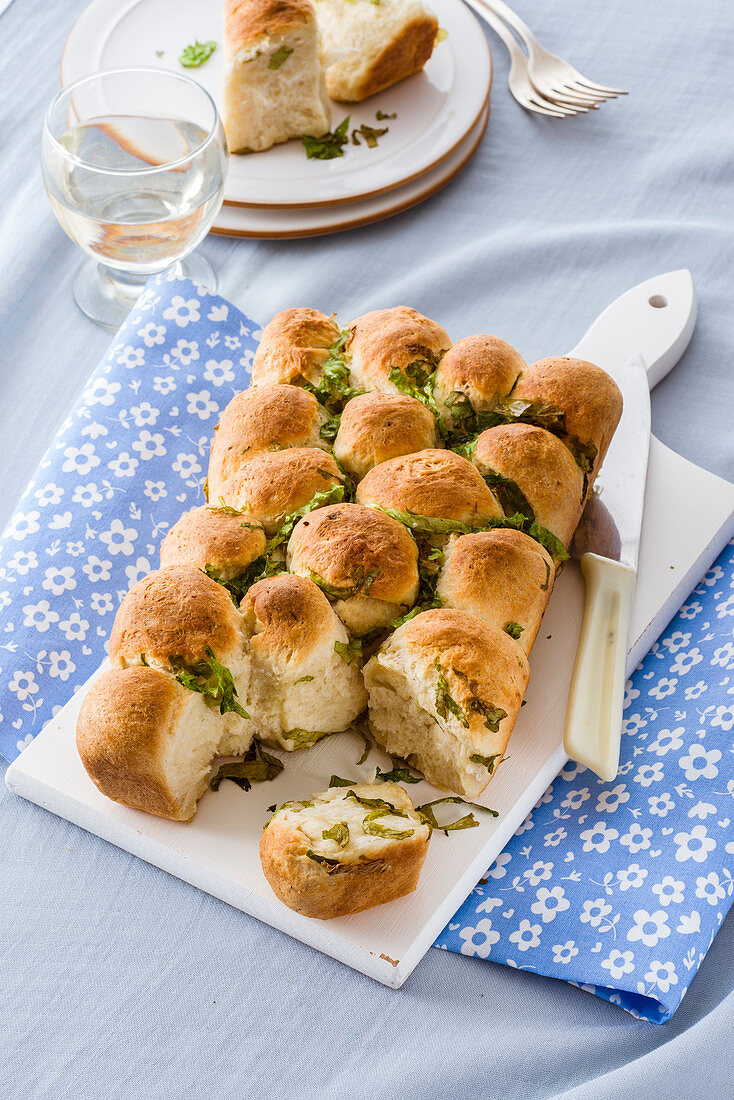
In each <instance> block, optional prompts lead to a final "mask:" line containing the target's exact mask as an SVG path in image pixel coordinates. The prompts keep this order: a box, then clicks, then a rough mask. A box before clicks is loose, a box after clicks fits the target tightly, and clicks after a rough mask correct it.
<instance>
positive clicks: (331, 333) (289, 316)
mask: <svg viewBox="0 0 734 1100" xmlns="http://www.w3.org/2000/svg"><path fill="white" fill-rule="evenodd" d="M338 339H339V326H338V325H337V324H336V322H335V321H334V319H333V317H327V316H326V314H324V313H320V312H319V310H318V309H310V308H308V307H305V306H304V307H299V308H296V309H284V310H282V312H281V313H276V315H275V317H273V319H272V321H271V322H270V324H268V325H266V326H265V328H264V329H263V334H262V337H261V339H260V343H259V344H258V347H257V351H256V352H255V357H254V359H253V361H252V384H253V386H264V385H275V384H277V383H278V382H285V383H288V384H292V385H294V386H302V385H304V383H306V382H308V383H310V384H311V385H314V386H315V385H318V382H319V381H320V379H321V374H322V371H323V366H324V363H325V362H326V360H327V358H328V356H329V351H330V350H331V348H332V347H333V345H334V344H335V343H336V341H337V340H338Z"/></svg>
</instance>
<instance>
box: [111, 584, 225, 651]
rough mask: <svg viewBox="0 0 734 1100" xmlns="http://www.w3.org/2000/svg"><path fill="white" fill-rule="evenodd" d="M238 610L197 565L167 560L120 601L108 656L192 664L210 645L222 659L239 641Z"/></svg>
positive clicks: (219, 587) (220, 588)
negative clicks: (163, 567)
mask: <svg viewBox="0 0 734 1100" xmlns="http://www.w3.org/2000/svg"><path fill="white" fill-rule="evenodd" d="M241 622H242V619H241V616H240V614H239V612H238V611H237V608H236V607H235V606H234V604H233V603H232V601H231V599H230V598H229V595H228V593H227V591H226V589H224V588H223V587H222V585H221V584H217V582H216V581H213V580H211V579H210V578H209V577H207V576H206V575H205V574H204V573H202V572H201V571H200V570H199V569H194V568H192V567H190V566H186V565H171V566H168V567H167V568H166V569H159V570H157V571H156V572H154V573H149V574H148V576H147V577H144V578H143V579H142V580H141V581H138V583H137V584H135V585H133V587H132V588H131V589H130V591H129V592H128V594H127V595H126V596H125V599H124V600H123V601H122V603H121V605H120V607H119V609H118V612H117V615H116V616H115V621H114V623H113V626H112V634H111V636H110V660H111V661H112V662H113V664H116V665H118V666H120V667H125V665H126V664H131V663H137V662H139V661H140V659H141V655H144V656H145V660H146V661H147V662H148V664H152V665H160V666H162V667H164V668H170V667H173V666H174V665H179V664H181V665H187V666H191V665H195V664H197V663H198V662H199V661H204V660H206V658H207V654H206V650H207V648H211V649H212V650H213V651H214V654H215V656H216V657H217V658H218V659H219V660H220V661H222V662H223V663H224V664H226V663H227V659H228V658H229V657H231V656H239V655H240V653H241V651H242V647H243V644H244V639H243V635H242V633H241Z"/></svg>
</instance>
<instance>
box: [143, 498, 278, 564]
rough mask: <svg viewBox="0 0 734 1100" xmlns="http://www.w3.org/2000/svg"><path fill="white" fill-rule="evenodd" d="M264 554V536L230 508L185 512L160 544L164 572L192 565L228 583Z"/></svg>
mask: <svg viewBox="0 0 734 1100" xmlns="http://www.w3.org/2000/svg"><path fill="white" fill-rule="evenodd" d="M264 552H265V532H264V531H263V529H262V527H259V526H258V525H256V524H253V523H251V522H250V521H249V520H247V519H246V518H245V517H244V516H241V515H239V514H238V513H237V512H235V511H233V510H232V509H229V508H226V507H225V508H219V507H213V506H212V505H210V504H205V505H204V506H203V507H200V508H192V510H191V511H190V512H184V514H183V515H182V516H181V518H180V519H179V520H177V521H176V523H174V525H173V527H172V528H171V530H170V531H169V532H168V534H167V535H166V537H165V538H164V540H163V542H162V543H161V551H160V554H161V568H163V569H165V568H166V567H167V566H169V565H189V566H192V567H193V568H195V569H201V570H204V571H207V572H210V571H211V570H213V571H214V572H215V573H216V574H217V577H219V578H221V579H222V580H225V581H229V580H232V579H234V578H235V577H238V576H240V575H241V574H242V573H245V572H246V571H247V569H248V567H249V566H250V565H252V563H253V562H254V561H256V560H257V559H258V558H259V557H261V556H262V554H264Z"/></svg>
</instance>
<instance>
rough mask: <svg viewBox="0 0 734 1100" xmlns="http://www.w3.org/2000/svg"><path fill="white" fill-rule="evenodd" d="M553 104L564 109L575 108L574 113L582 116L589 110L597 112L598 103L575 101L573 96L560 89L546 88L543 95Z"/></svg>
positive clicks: (584, 100)
mask: <svg viewBox="0 0 734 1100" xmlns="http://www.w3.org/2000/svg"><path fill="white" fill-rule="evenodd" d="M542 94H543V95H544V96H545V97H546V98H547V99H549V100H550V101H551V103H553V104H559V105H560V106H562V107H573V109H574V111H577V112H579V113H580V114H586V112H587V111H589V110H596V107H597V105H596V103H595V102H593V101H592V100H588V99H574V98H573V97H572V96H569V95H567V94H565V93H564V92H563V91H562V90H561V89H560V88H546V89H544V91H543V93H542Z"/></svg>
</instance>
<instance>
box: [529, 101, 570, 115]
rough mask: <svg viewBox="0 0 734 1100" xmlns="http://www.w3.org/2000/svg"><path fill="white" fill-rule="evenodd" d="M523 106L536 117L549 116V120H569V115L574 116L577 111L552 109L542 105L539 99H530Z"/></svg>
mask: <svg viewBox="0 0 734 1100" xmlns="http://www.w3.org/2000/svg"><path fill="white" fill-rule="evenodd" d="M522 106H523V107H524V108H525V110H526V111H532V112H533V113H534V114H536V115H547V117H548V118H568V117H569V115H574V114H575V113H576V112H575V111H565V110H564V111H562V110H560V109H559V110H553V109H551V106H550V104H548V105H547V106H546V104H545V103H541V102H540V101H539V100H537V99H528V100H527V102H524V103H523V104H522Z"/></svg>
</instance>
